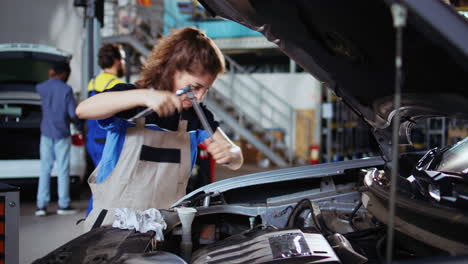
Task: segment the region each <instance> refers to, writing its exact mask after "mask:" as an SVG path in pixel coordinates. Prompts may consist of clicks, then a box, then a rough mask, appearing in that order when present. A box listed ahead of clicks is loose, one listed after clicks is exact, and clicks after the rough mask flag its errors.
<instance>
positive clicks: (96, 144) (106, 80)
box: [86, 44, 125, 167]
mask: <svg viewBox="0 0 468 264" xmlns="http://www.w3.org/2000/svg"><path fill="white" fill-rule="evenodd" d="M98 63H99V67H101V69H102V72H101V73H100V74H99V75H97V76H96V77H95V78H93V79H91V80H90V81H89V83H88V97H91V96H94V95H96V94H99V93H101V92H103V91H105V90H108V89H111V88H112V87H114V86H115V85H116V84H119V83H123V82H124V81H122V80H121V79H120V78H122V77H123V76H124V74H125V67H124V60H123V57H122V54H121V50H120V48H119V46H117V45H116V44H105V45H103V46H102V47H101V48H100V49H99V53H98ZM86 127H87V132H86V151H87V152H88V154H89V156H90V157H91V159H92V160H93V163H94V166H95V167H97V165H98V163H99V161H100V160H101V157H102V150H103V148H104V142H105V141H106V134H107V131H105V130H104V129H102V128H100V127H99V125H98V124H97V121H96V120H88V121H87V122H86Z"/></svg>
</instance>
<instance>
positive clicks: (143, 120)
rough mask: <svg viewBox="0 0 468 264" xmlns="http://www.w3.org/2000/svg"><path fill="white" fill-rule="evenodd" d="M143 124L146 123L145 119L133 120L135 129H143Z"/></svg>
mask: <svg viewBox="0 0 468 264" xmlns="http://www.w3.org/2000/svg"><path fill="white" fill-rule="evenodd" d="M145 122H146V118H145V117H142V118H138V119H137V120H135V124H136V127H138V128H143V127H145Z"/></svg>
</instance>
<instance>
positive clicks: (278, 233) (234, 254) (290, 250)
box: [191, 228, 340, 264]
mask: <svg viewBox="0 0 468 264" xmlns="http://www.w3.org/2000/svg"><path fill="white" fill-rule="evenodd" d="M299 259H300V263H340V261H339V259H338V257H337V256H336V254H335V252H334V251H333V249H332V248H331V246H330V245H329V244H328V242H327V240H326V239H325V238H324V237H323V236H322V235H321V234H316V233H303V232H302V231H301V230H299V229H289V230H274V229H272V228H267V229H265V230H258V229H253V230H249V231H247V232H244V233H242V234H238V235H234V236H231V237H229V238H227V239H225V240H223V241H220V242H217V243H213V244H211V245H209V246H206V247H204V248H202V249H200V250H198V251H196V252H195V253H194V254H193V258H192V262H191V263H194V264H197V263H228V262H229V261H232V260H236V263H271V262H272V261H281V263H298V262H297V261H298V260H299Z"/></svg>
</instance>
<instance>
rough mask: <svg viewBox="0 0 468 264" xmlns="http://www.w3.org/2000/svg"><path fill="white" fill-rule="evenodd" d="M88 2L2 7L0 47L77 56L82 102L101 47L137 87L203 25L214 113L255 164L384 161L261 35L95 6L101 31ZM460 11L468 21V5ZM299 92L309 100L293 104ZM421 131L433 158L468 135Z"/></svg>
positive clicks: (141, 7) (149, 4)
mask: <svg viewBox="0 0 468 264" xmlns="http://www.w3.org/2000/svg"><path fill="white" fill-rule="evenodd" d="M86 2H87V1H79V0H78V1H77V0H75V1H71V0H70V1H56V0H43V1H41V4H40V5H34V12H31V11H30V10H28V9H27V8H24V7H25V6H31V4H32V1H30V0H19V1H12V0H6V1H2V9H1V11H0V13H1V16H0V22H2V23H1V26H0V27H1V28H2V34H1V36H0V42H1V43H11V42H25V43H38V44H46V45H50V46H54V47H57V48H59V49H62V50H64V51H66V52H69V53H71V54H73V59H72V61H71V67H72V75H71V77H70V80H69V84H70V85H72V87H73V88H74V90H75V92H76V94H77V96H78V98H79V100H82V99H84V97H85V96H86V84H87V80H89V78H90V76H92V75H95V74H97V73H98V72H99V67H98V66H97V62H96V58H95V57H96V56H92V55H91V54H95V53H96V51H97V49H98V48H99V46H100V45H101V44H102V43H105V42H117V43H121V44H122V45H123V47H124V48H125V51H126V56H127V58H126V59H127V65H128V67H129V68H128V72H127V76H126V79H127V81H130V82H131V81H134V80H136V78H137V76H138V72H139V68H140V66H141V63H142V62H143V61H144V58H145V56H146V55H147V54H148V52H149V51H150V50H151V47H152V46H153V45H155V44H156V43H157V41H158V39H159V38H160V37H161V36H163V35H164V34H166V33H167V32H168V31H169V30H170V29H171V28H174V27H181V26H197V27H199V28H201V29H203V30H205V32H206V33H207V34H208V35H209V36H210V37H211V38H213V39H214V40H215V42H216V43H217V44H218V46H219V47H220V48H221V50H222V51H223V53H224V54H225V56H226V60H227V62H228V68H227V72H226V74H225V75H224V76H222V77H221V78H219V80H218V81H217V82H216V83H215V85H214V89H213V90H214V92H213V93H211V95H210V97H209V98H207V104H208V105H209V106H211V107H212V108H215V109H216V110H219V111H220V112H222V114H220V116H219V117H218V118H220V119H222V120H223V124H222V125H223V127H224V129H225V130H226V131H227V132H228V133H229V134H230V136H232V137H233V138H234V139H235V140H236V141H237V142H238V143H239V144H240V145H241V146H242V147H243V150H244V152H245V157H246V161H247V162H251V163H258V164H261V165H263V166H266V165H268V164H271V165H276V166H280V167H284V166H291V165H296V164H308V163H317V162H328V161H338V160H346V159H355V158H361V157H365V156H370V155H374V154H375V151H376V150H375V149H374V148H373V147H372V142H369V136H368V131H367V128H366V127H365V126H364V125H363V124H362V123H360V122H359V121H358V119H357V118H356V117H355V116H354V114H353V113H352V112H350V111H349V110H347V109H346V107H344V106H343V105H342V104H341V102H340V100H339V98H336V96H334V95H333V94H332V93H331V92H329V91H328V90H327V89H326V88H324V87H322V85H321V84H320V83H319V82H318V81H317V80H315V79H314V78H312V77H310V75H309V74H307V73H304V72H303V71H302V69H301V67H300V66H298V65H296V64H295V63H294V62H293V61H291V60H289V58H288V57H286V56H285V55H283V54H282V53H281V52H280V51H279V50H278V49H277V48H276V46H275V45H274V44H273V43H270V42H267V41H266V40H265V38H264V37H263V36H261V35H260V34H259V33H258V32H255V31H252V30H250V29H247V28H245V27H243V26H241V25H239V24H236V23H234V22H231V21H225V20H222V19H218V18H212V17H210V16H208V15H207V13H206V11H205V10H203V8H202V7H201V6H200V5H199V4H197V1H171V0H119V1H113V0H106V1H104V0H96V1H95V2H96V7H97V8H96V9H95V10H94V11H95V14H96V15H97V16H98V17H99V19H98V18H94V19H92V21H93V23H90V21H91V20H90V19H89V18H88V15H89V10H87V9H85V8H84V7H83V5H84V6H85V5H86ZM453 2H454V3H455V4H456V5H458V10H459V11H460V13H463V14H466V10H467V3H466V1H453ZM13 11H14V12H13ZM19 18H27V19H19ZM91 24H93V26H90V25H91ZM91 32H92V33H91ZM91 36H92V37H91ZM90 38H92V39H93V41H92V42H90ZM93 57H94V61H92V62H91V63H90V62H89V61H88V60H89V58H93ZM293 87H294V90H295V94H297V93H300V94H303V95H304V96H301V97H298V96H290V95H291V93H289V91H290V89H291V88H293ZM418 128H419V129H418V133H416V134H417V136H416V138H415V141H416V143H417V146H416V147H417V148H424V149H427V148H430V147H432V146H435V145H442V146H443V145H446V144H450V143H453V142H456V141H457V139H459V138H463V137H466V136H467V134H468V133H467V130H468V128H467V125H466V124H465V123H460V122H459V121H457V120H448V119H445V118H442V119H433V120H429V121H425V122H424V123H421V124H418ZM317 154H318V155H317Z"/></svg>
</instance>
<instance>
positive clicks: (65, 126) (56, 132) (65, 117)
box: [36, 78, 80, 139]
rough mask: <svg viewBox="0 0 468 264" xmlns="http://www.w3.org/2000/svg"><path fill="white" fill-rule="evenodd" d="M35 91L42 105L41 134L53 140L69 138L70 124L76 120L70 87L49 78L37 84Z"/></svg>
mask: <svg viewBox="0 0 468 264" xmlns="http://www.w3.org/2000/svg"><path fill="white" fill-rule="evenodd" d="M36 90H37V92H38V93H39V95H40V96H41V104H42V121H41V134H42V135H43V136H46V137H50V138H53V139H61V138H65V137H69V136H70V122H72V121H74V120H76V121H77V120H78V117H77V116H76V114H75V108H76V102H75V98H74V97H73V90H72V88H71V86H70V85H68V84H66V83H65V82H63V81H62V80H59V79H55V78H50V79H49V80H47V81H45V82H42V83H39V84H38V85H37V86H36ZM78 129H80V127H78Z"/></svg>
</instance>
